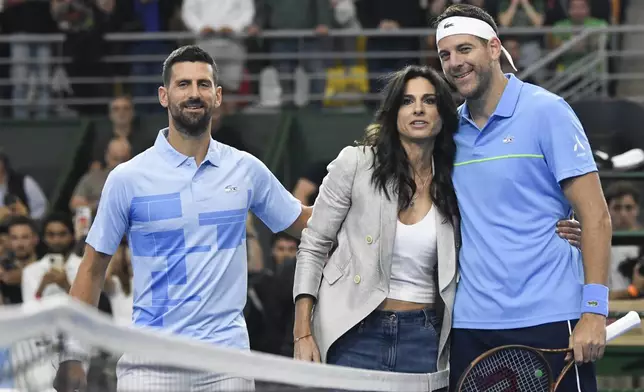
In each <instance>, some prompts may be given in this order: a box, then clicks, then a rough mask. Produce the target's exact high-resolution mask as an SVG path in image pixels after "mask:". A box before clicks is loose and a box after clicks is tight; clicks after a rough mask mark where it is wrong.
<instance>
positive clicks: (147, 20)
mask: <svg viewBox="0 0 644 392" xmlns="http://www.w3.org/2000/svg"><path fill="white" fill-rule="evenodd" d="M461 2H463V3H471V4H474V5H477V6H480V7H483V8H485V9H486V10H487V11H488V12H489V13H490V14H491V15H493V16H494V17H495V19H496V21H497V24H498V25H499V27H537V28H538V27H543V26H576V25H584V26H591V27H592V26H602V25H605V24H619V23H620V22H621V21H622V20H623V13H624V9H625V7H626V3H627V0H398V1H388V0H216V1H215V0H122V1H121V0H119V1H116V0H3V1H0V34H3V35H9V36H12V37H13V38H12V40H11V42H9V43H6V42H5V43H2V44H0V57H4V58H7V59H9V60H10V61H8V62H0V79H6V80H9V81H10V82H11V83H0V99H4V101H3V102H8V103H9V104H10V105H9V104H5V105H3V106H2V107H3V108H4V109H5V112H6V114H11V115H13V116H14V117H16V118H28V117H36V118H46V117H48V116H52V115H67V114H69V113H79V114H104V111H105V104H104V103H105V100H106V99H109V97H113V96H114V95H121V94H123V93H128V94H131V95H132V96H134V97H135V99H136V100H137V102H140V103H141V109H140V110H142V111H157V110H158V109H159V108H158V104H156V87H157V85H158V84H159V83H160V64H161V61H162V59H163V58H164V56H166V55H167V54H168V53H169V52H170V51H171V50H172V49H173V48H175V47H177V46H178V45H182V44H186V43H194V42H196V43H197V44H199V45H201V46H202V47H203V48H205V49H206V50H207V51H208V52H210V53H211V54H212V55H213V56H214V57H215V59H217V61H218V63H219V66H220V73H221V83H222V85H223V87H224V89H225V91H226V92H227V94H229V95H231V94H234V95H238V96H239V99H237V100H233V99H228V100H225V102H226V104H227V109H229V110H233V109H235V108H236V107H237V106H239V104H240V103H248V102H251V103H254V104H257V103H258V101H259V102H260V103H264V104H276V105H289V104H293V103H296V104H298V105H303V104H307V103H308V104H326V105H335V104H338V102H344V103H345V104H346V101H343V100H342V97H343V96H345V95H346V94H351V93H358V96H360V97H364V96H365V94H369V93H372V94H373V93H375V92H377V91H378V89H379V87H380V84H379V81H378V78H377V76H378V75H381V74H382V73H385V72H388V71H391V70H393V69H396V68H399V67H401V66H402V65H404V64H409V63H428V64H431V65H434V66H437V67H438V66H439V64H438V62H437V57H436V55H435V42H434V37H433V36H431V34H425V35H422V36H417V37H407V36H396V35H395V34H394V33H395V31H396V30H398V29H401V28H403V29H404V28H415V29H425V28H429V27H430V26H431V21H432V20H433V18H434V17H435V16H436V15H438V14H439V13H440V12H442V11H443V10H444V9H445V8H446V7H447V6H449V5H451V4H454V3H461ZM363 29H377V30H382V31H389V32H391V34H392V35H391V36H378V37H366V38H365V37H361V33H360V31H361V30H363ZM280 30H282V31H283V30H290V31H292V30H299V31H300V37H297V36H292V37H291V36H288V37H286V36H281V37H271V38H270V39H269V38H265V37H264V36H263V35H262V34H263V33H264V32H273V31H280ZM336 30H343V31H352V32H353V34H355V36H354V37H329V32H330V31H336ZM114 32H131V33H133V32H139V33H140V32H144V33H158V32H191V33H193V34H192V35H190V36H191V37H194V38H191V39H172V40H167V39H166V40H161V39H156V40H151V39H147V40H143V39H142V40H139V41H136V40H135V41H131V40H130V41H113V40H109V41H108V40H106V38H105V34H106V33H114ZM301 32H308V33H307V35H306V36H301ZM53 33H62V34H64V40H63V41H62V43H61V42H56V43H54V42H52V41H45V40H43V39H42V38H39V39H35V38H34V37H32V38H31V41H25V40H24V39H25V36H26V37H27V39H29V35H33V34H53ZM569 36H570V35H569V34H559V35H543V34H520V35H519V34H516V35H512V36H505V37H502V39H503V40H504V44H505V45H506V46H507V47H508V50H510V51H511V53H512V54H513V55H514V57H515V63H517V64H518V66H519V69H520V70H521V69H524V68H525V67H526V66H527V65H529V64H532V63H534V62H535V61H536V60H537V59H539V58H540V57H542V56H543V53H544V51H546V50H550V49H552V48H554V47H556V46H558V45H560V44H561V42H563V41H564V40H566V39H567V38H568V37H569ZM184 37H185V35H184ZM594 44H595V43H594V42H593V41H586V42H582V43H580V44H579V45H577V46H576V47H575V48H573V50H571V51H570V52H569V54H568V55H567V56H564V57H563V58H561V59H560V61H559V62H558V63H557V64H555V69H554V71H562V70H564V69H565V68H566V67H567V66H569V65H570V64H571V63H572V62H574V61H575V60H576V59H579V58H580V57H581V56H583V55H584V54H586V53H587V52H588V51H592V50H593V48H594V47H596V46H594V47H593V45H594ZM316 52H317V53H320V52H323V53H325V54H323V55H317V56H316V55H315V53H316ZM365 52H371V53H372V54H375V53H376V52H379V53H381V52H384V55H382V56H381V55H379V54H378V55H374V56H369V57H366V58H365V57H364V56H361V54H362V53H365ZM133 55H136V56H137V57H136V58H134V57H129V58H128V57H123V56H133ZM150 56H152V57H150ZM63 57H64V58H66V59H67V60H68V61H64V62H63V61H61V58H63ZM117 77H134V78H136V79H134V80H133V79H132V78H130V79H123V78H121V79H115V78H117ZM535 77H536V79H535V80H533V81H536V82H538V78H539V77H543V75H535ZM251 95H252V96H253V97H254V98H250V96H251ZM355 96H356V95H355V94H354V95H353V97H355ZM258 97H259V98H258ZM275 97H276V98H275ZM371 97H373V95H371ZM58 98H71V100H66V101H61V100H60V99H58ZM235 101H236V102H235ZM358 101H360V102H362V99H361V98H360V99H358ZM146 103H147V104H146ZM9 108H11V110H9Z"/></svg>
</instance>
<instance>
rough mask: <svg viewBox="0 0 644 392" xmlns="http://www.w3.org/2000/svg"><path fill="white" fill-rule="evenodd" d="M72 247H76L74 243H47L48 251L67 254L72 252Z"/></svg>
mask: <svg viewBox="0 0 644 392" xmlns="http://www.w3.org/2000/svg"><path fill="white" fill-rule="evenodd" d="M72 249H74V243H71V244H69V245H62V244H56V245H47V250H48V251H49V252H48V253H55V254H61V255H67V254H68V253H71V251H72Z"/></svg>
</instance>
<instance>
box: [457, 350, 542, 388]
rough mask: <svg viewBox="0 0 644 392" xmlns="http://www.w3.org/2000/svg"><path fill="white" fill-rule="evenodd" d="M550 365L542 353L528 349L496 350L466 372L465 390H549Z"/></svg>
mask: <svg viewBox="0 0 644 392" xmlns="http://www.w3.org/2000/svg"><path fill="white" fill-rule="evenodd" d="M548 369H549V368H548V365H547V363H546V362H545V360H544V359H543V357H542V356H540V355H538V354H537V353H535V352H533V351H530V350H525V349H517V348H513V349H505V350H499V351H496V352H494V353H493V354H491V355H490V356H488V357H485V358H483V359H482V360H481V361H480V362H478V363H477V364H475V365H474V366H473V367H472V368H471V369H470V371H469V372H468V374H467V375H466V376H465V379H464V380H463V383H462V385H461V388H460V391H461V392H542V391H543V392H548V391H549V390H550V382H549V370H548Z"/></svg>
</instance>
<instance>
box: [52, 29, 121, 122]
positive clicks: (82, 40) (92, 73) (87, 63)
mask: <svg viewBox="0 0 644 392" xmlns="http://www.w3.org/2000/svg"><path fill="white" fill-rule="evenodd" d="M104 53H107V45H106V43H105V40H104V38H103V32H102V31H100V30H90V31H82V32H75V33H69V34H67V36H66V38H65V42H64V44H63V54H64V55H65V56H70V57H71V58H72V61H71V63H69V64H66V65H65V69H66V71H67V75H68V76H69V78H70V79H72V80H73V79H75V78H96V77H99V78H104V77H106V76H108V75H109V73H108V72H107V70H108V69H109V67H107V66H106V64H105V63H104V62H103V55H104ZM71 85H72V90H73V91H74V94H73V97H72V98H74V100H75V101H77V103H76V104H75V105H69V107H70V108H71V109H74V110H76V111H77V112H78V113H79V114H80V115H102V114H105V107H106V106H107V105H106V103H105V102H96V100H98V99H100V98H108V97H111V96H112V85H111V83H83V82H82V81H76V82H74V81H72V83H71ZM92 100H95V102H92ZM83 101H86V102H87V103H80V102H83Z"/></svg>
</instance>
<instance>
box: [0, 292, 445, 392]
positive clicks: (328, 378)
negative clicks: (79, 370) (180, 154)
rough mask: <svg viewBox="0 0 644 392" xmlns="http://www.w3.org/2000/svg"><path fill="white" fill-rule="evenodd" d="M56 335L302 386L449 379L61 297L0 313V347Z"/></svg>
mask: <svg viewBox="0 0 644 392" xmlns="http://www.w3.org/2000/svg"><path fill="white" fill-rule="evenodd" d="M55 333H63V334H66V335H68V336H70V337H73V339H76V340H78V341H79V342H81V343H82V344H83V345H87V346H93V347H99V348H101V349H103V350H105V351H108V352H110V351H111V352H127V353H128V354H131V355H137V356H141V357H148V358H154V361H155V363H157V364H159V365H162V366H173V367H177V368H183V369H190V370H199V371H204V372H216V373H225V374H230V375H235V376H239V377H247V378H254V379H255V380H258V381H267V382H276V383H283V384H291V385H299V386H302V387H312V388H329V389H331V388H335V389H343V390H355V391H387V392H392V391H400V392H403V391H405V392H429V391H434V390H438V389H441V388H446V387H447V385H448V379H449V373H448V370H443V371H439V372H436V373H431V374H409V373H393V372H383V371H370V370H363V369H352V368H347V367H340V366H335V365H328V364H319V363H310V362H303V361H296V360H293V359H291V358H287V357H282V356H277V355H272V354H265V353H259V352H248V351H242V350H237V349H232V348H228V347H220V346H214V345H211V344H206V343H203V342H200V341H196V340H193V339H188V338H186V337H182V336H177V335H169V334H164V333H162V332H160V331H158V330H151V329H142V328H138V327H137V328H134V327H128V326H119V325H116V324H114V322H113V321H112V319H111V318H109V316H106V315H103V314H100V313H99V311H98V310H97V309H96V308H94V307H91V306H89V305H87V304H84V303H81V302H80V301H77V300H75V299H72V298H71V297H69V296H66V295H61V296H55V297H48V298H44V299H43V300H41V301H39V302H37V303H30V304H24V305H7V306H4V307H3V308H2V309H1V310H0V347H8V346H11V345H12V344H14V343H15V342H17V341H20V340H24V339H31V338H36V337H39V336H42V335H50V334H55ZM169 352H171V353H172V355H168V353H169ZM57 365H58V364H57V363H56V364H54V366H57Z"/></svg>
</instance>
